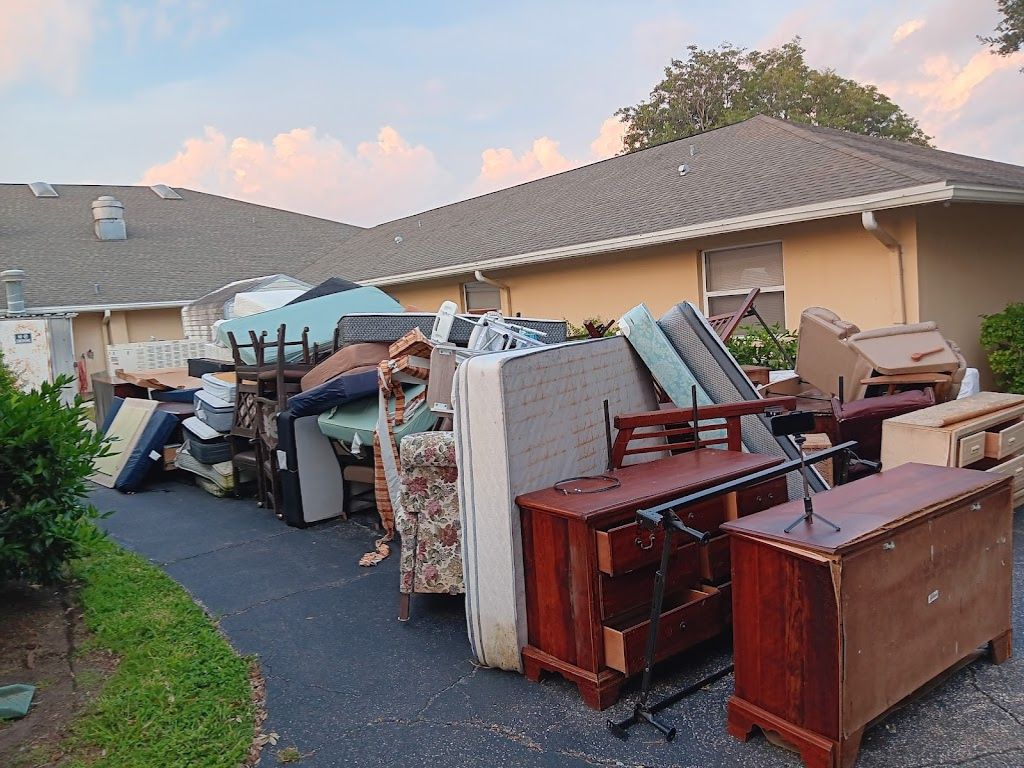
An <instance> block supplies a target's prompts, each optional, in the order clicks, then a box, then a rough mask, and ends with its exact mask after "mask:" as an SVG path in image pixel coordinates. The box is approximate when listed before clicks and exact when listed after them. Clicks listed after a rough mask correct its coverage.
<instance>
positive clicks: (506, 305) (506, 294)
mask: <svg viewBox="0 0 1024 768" xmlns="http://www.w3.org/2000/svg"><path fill="white" fill-rule="evenodd" d="M473 277H474V278H475V279H476V281H477V282H478V283H487V285H493V286H494V287H495V288H497V289H498V291H499V292H500V293H501V298H502V302H501V303H502V305H503V306H502V309H501V311H502V312H503V313H504V314H505V315H511V314H512V289H511V288H509V287H508V285H507V284H505V283H499V282H498V281H497V280H492V279H491V278H489V277H487V275H485V274H484V273H483V272H481V271H480V270H479V269H478V270H476V271H474V272H473Z"/></svg>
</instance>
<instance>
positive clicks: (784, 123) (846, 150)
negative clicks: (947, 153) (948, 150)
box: [751, 114, 938, 184]
mask: <svg viewBox="0 0 1024 768" xmlns="http://www.w3.org/2000/svg"><path fill="white" fill-rule="evenodd" d="M756 118H762V120H763V121H767V122H769V123H770V124H772V125H775V126H776V127H779V128H782V129H783V130H786V131H789V132H790V133H792V134H794V135H796V136H800V137H801V138H803V139H806V140H808V141H811V142H814V143H815V144H818V145H820V146H823V147H828V148H829V149H833V150H835V151H837V152H842V153H843V154H845V155H849V156H850V157H856V158H859V159H861V160H863V161H865V162H868V163H871V164H872V165H876V166H878V167H879V168H883V169H885V170H887V171H893V172H894V173H898V174H900V175H902V176H906V177H907V178H908V179H910V180H911V181H916V182H919V183H922V184H926V183H929V182H933V181H934V178H932V176H931V175H930V174H927V173H924V172H922V171H919V170H918V169H917V168H914V167H913V166H912V165H907V164H906V163H900V162H897V161H895V160H889V159H888V158H884V157H878V156H877V155H872V154H870V153H868V152H864V151H862V150H859V149H855V148H853V147H850V146H847V145H845V144H842V143H840V142H838V141H833V140H832V139H829V138H826V137H824V136H822V135H821V134H819V133H815V132H814V131H810V130H807V127H805V126H803V125H801V124H800V123H795V122H791V121H789V120H782V119H781V118H778V117H772V116H771V115H762V114H758V115H755V116H754V117H753V118H751V119H752V120H753V119H756ZM814 127H817V126H814ZM849 133H853V132H852V131H849ZM857 135H860V136H866V134H857ZM871 138H880V137H878V136H875V137H871ZM929 149H935V148H934V147H929ZM936 151H938V150H936Z"/></svg>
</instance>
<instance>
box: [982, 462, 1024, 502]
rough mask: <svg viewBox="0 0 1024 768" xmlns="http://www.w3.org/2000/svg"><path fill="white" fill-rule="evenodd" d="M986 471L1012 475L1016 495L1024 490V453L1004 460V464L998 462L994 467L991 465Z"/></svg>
mask: <svg viewBox="0 0 1024 768" xmlns="http://www.w3.org/2000/svg"><path fill="white" fill-rule="evenodd" d="M985 471H986V472H995V473H997V474H1000V475H1009V476H1010V477H1012V478H1013V492H1014V494H1015V495H1016V494H1018V493H1020V491H1021V490H1024V454H1021V455H1020V456H1018V457H1016V458H1014V459H1010V460H1009V461H1004V462H1003V463H1002V464H996V465H995V466H994V467H989V468H988V469H986V470H985Z"/></svg>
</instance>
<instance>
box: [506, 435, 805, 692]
mask: <svg viewBox="0 0 1024 768" xmlns="http://www.w3.org/2000/svg"><path fill="white" fill-rule="evenodd" d="M777 463H779V459H777V458H774V457H770V456H762V455H757V454H749V453H741V452H739V451H724V450H711V449H707V448H702V449H699V450H696V451H693V452H690V453H682V454H679V455H676V456H670V457H667V458H663V459H658V460H656V461H652V462H647V463H644V464H636V465H632V466H628V467H624V468H622V469H618V470H613V471H612V472H611V473H610V474H612V475H613V476H615V477H616V478H617V479H618V480H619V481H620V483H621V485H620V486H619V487H618V488H614V489H610V490H607V491H604V492H598V493H585V494H569V495H566V494H564V493H562V492H561V491H559V490H556V489H554V488H547V489H544V490H541V491H536V492H534V493H528V494H525V495H523V496H520V497H518V498H517V499H516V504H518V505H519V508H520V510H521V514H522V542H523V560H524V568H525V581H526V607H527V620H528V624H529V627H528V637H529V645H527V646H526V647H525V648H524V649H523V664H524V667H525V673H526V677H527V678H529V679H530V680H539V679H540V675H541V672H542V671H549V672H557V673H559V674H561V675H562V676H564V677H566V678H567V679H569V680H572V681H573V682H575V683H576V684H577V686H578V687H579V690H580V693H581V694H582V696H583V700H584V701H585V702H586V703H587V705H589V706H591V707H593V708H594V709H604V708H605V707H608V706H609V705H611V704H613V703H614V702H615V701H616V700H617V699H618V696H619V689H620V688H621V686H622V683H623V682H624V681H625V679H626V678H627V677H628V676H630V675H633V674H635V673H637V672H639V671H641V669H642V668H643V653H644V645H645V642H646V639H647V627H648V618H649V617H648V614H649V611H650V600H651V591H652V589H653V586H654V574H655V571H656V570H657V563H658V558H659V555H660V551H661V543H662V538H661V537H662V533H661V532H660V531H659V532H658V533H656V534H655V533H654V532H651V531H647V530H641V529H639V528H638V526H637V525H636V522H635V519H636V511H637V510H638V509H641V508H644V507H649V506H653V505H654V504H657V503H660V502H662V501H668V500H671V499H673V498H677V497H679V496H682V495H684V494H686V493H690V492H693V491H697V490H701V489H703V488H708V487H710V486H712V485H717V484H719V483H721V482H724V481H726V480H731V479H733V478H736V477H741V476H744V475H747V474H749V473H751V472H755V471H758V470H761V469H765V468H767V467H770V466H773V465H775V464H777ZM786 498H787V496H786V481H785V478H778V479H776V480H772V481H769V482H766V483H763V484H762V485H760V486H755V487H753V488H748V489H745V490H743V491H739V492H737V493H735V494H731V495H729V496H725V497H722V498H718V499H714V500H712V501H709V502H706V503H702V504H698V505H694V506H693V507H691V508H688V509H681V510H678V514H679V516H680V518H681V519H682V520H683V521H684V522H685V523H686V524H687V525H690V526H691V527H693V528H696V529H698V530H702V531H709V532H717V531H718V527H719V525H720V524H721V523H722V522H724V521H725V520H726V519H729V518H734V517H737V516H738V515H740V514H746V513H751V512H756V511H758V510H761V509H765V508H767V507H769V506H771V505H773V504H778V503H780V502H781V501H784V500H786ZM675 541H676V542H678V548H677V549H676V550H675V552H674V553H673V559H672V565H671V568H670V571H669V579H668V589H667V592H666V609H665V612H664V614H663V615H662V621H661V630H660V632H659V640H658V649H659V654H658V657H659V659H664V658H667V657H668V656H671V655H673V654H675V653H678V652H679V651H682V650H684V649H686V648H689V647H690V646H692V645H695V644H696V643H699V642H701V641H703V640H707V639H709V638H711V637H714V636H715V635H717V634H719V633H720V632H721V631H722V629H723V628H724V627H725V625H726V623H727V622H728V620H729V611H730V607H731V601H730V599H729V586H728V583H727V582H728V574H729V560H728V548H727V545H728V542H727V537H725V536H724V534H723V535H720V536H718V537H716V538H715V539H713V540H712V543H711V544H710V545H707V546H700V545H698V544H697V543H696V542H694V541H693V540H691V539H688V538H687V537H685V536H677V537H676V539H675ZM701 550H704V551H703V553H702V552H701ZM702 554H703V557H702ZM702 567H703V569H704V571H703V573H704V578H703V579H702ZM710 582H716V583H718V584H719V586H718V587H716V586H714V585H712V584H710ZM722 582H725V583H724V584H723V583H722Z"/></svg>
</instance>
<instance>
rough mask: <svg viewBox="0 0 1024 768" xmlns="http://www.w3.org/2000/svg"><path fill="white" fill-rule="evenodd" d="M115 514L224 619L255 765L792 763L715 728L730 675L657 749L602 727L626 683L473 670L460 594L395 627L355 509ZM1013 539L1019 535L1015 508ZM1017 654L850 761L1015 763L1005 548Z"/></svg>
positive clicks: (119, 501)
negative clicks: (246, 682)
mask: <svg viewBox="0 0 1024 768" xmlns="http://www.w3.org/2000/svg"><path fill="white" fill-rule="evenodd" d="M92 499H93V501H94V503H96V504H97V506H99V508H100V509H103V510H110V509H112V510H115V514H114V515H112V516H111V517H110V518H108V519H107V520H106V521H104V526H105V527H106V528H107V530H108V531H109V532H110V534H111V536H112V537H113V538H114V539H115V540H116V541H118V542H119V543H120V544H122V545H123V546H125V547H128V548H129V549H132V550H134V551H136V552H138V553H140V554H141V555H143V556H144V557H147V558H148V559H150V560H152V561H153V562H155V563H157V564H159V565H160V566H162V567H163V568H164V569H165V570H166V571H167V573H169V574H170V575H171V576H172V577H173V578H174V579H176V580H177V581H178V582H180V583H181V584H182V585H183V586H184V587H185V588H186V589H187V590H189V592H191V594H192V595H193V596H194V597H195V599H196V600H197V601H199V602H200V603H202V604H203V605H204V606H205V607H206V608H207V610H209V612H210V613H211V614H212V615H213V616H215V617H218V618H219V619H220V625H221V627H222V629H223V630H224V632H225V633H226V634H227V636H228V637H229V638H230V640H231V642H232V643H233V644H234V646H235V647H236V648H237V649H238V651H239V652H240V653H243V654H255V655H257V656H258V657H259V661H260V664H261V666H262V668H263V673H264V675H265V677H266V682H267V709H268V713H269V716H268V718H267V722H266V724H265V730H266V731H267V732H271V731H274V732H276V733H277V734H278V736H279V739H278V744H277V746H276V747H270V746H268V747H266V748H265V749H264V752H263V760H262V763H261V764H262V765H264V766H274V765H276V764H277V759H276V751H277V750H278V749H281V748H284V747H290V746H294V747H296V748H297V749H298V751H299V752H300V753H301V754H303V755H304V757H303V758H302V760H301V762H300V763H298V765H300V766H345V765H352V766H361V767H362V766H366V767H369V766H389V765H405V766H410V768H411V767H412V766H417V767H418V766H431V765H432V766H445V768H448V767H451V768H456V767H458V766H481V767H482V766H505V765H508V766H513V765H514V766H552V767H554V766H559V767H562V766H564V767H565V768H575V767H577V766H580V767H582V766H648V765H650V766H676V765H678V766H692V767H693V768H698V767H699V768H712V767H715V766H722V767H723V768H724V767H726V766H744V767H745V768H746V767H749V768H760V767H762V766H763V767H764V768H768V767H774V766H787V767H788V766H798V765H800V762H799V760H798V759H797V757H796V756H795V755H793V754H791V753H789V752H786V751H784V750H782V749H779V748H778V747H775V746H772V745H770V744H768V743H767V742H766V741H765V740H764V739H763V738H762V737H760V736H755V737H754V738H752V739H751V741H749V742H748V743H746V744H741V743H739V742H738V741H736V740H734V739H732V738H731V737H729V736H728V735H727V734H726V732H725V702H726V700H727V698H728V696H729V694H730V692H731V690H732V678H731V677H726V678H725V679H723V680H721V681H719V682H717V683H715V684H714V685H713V686H711V687H710V688H709V689H707V690H706V691H705V692H702V693H699V694H697V695H696V696H694V697H692V698H690V699H688V700H686V701H684V702H682V703H680V704H677V705H676V706H675V707H674V708H672V709H670V710H668V711H667V712H666V713H665V715H666V719H668V720H669V721H671V722H672V723H673V724H674V725H676V727H677V728H678V736H677V737H676V740H675V742H673V743H671V744H667V743H665V742H664V741H663V740H662V739H661V738H659V737H658V736H657V734H656V733H655V732H654V731H653V730H652V729H647V730H643V729H641V728H637V729H635V730H634V731H633V735H632V736H631V737H630V739H629V741H628V742H622V741H619V740H618V739H616V738H614V737H613V736H612V735H611V734H610V733H608V732H607V731H606V730H605V728H604V721H605V719H606V718H607V717H609V716H611V717H621V716H623V715H624V714H626V713H627V712H628V709H629V707H630V706H631V704H632V701H633V698H634V695H635V688H629V689H627V690H626V692H625V694H624V697H623V699H622V700H621V701H620V702H619V703H618V704H616V705H615V706H613V707H612V708H611V709H609V710H607V711H606V712H604V713H598V712H594V711H591V710H589V709H587V708H586V707H585V706H584V705H583V704H582V702H581V701H580V698H579V696H578V695H577V693H576V688H575V686H572V685H570V684H568V683H566V682H564V681H562V680H561V679H558V678H548V679H545V680H544V681H543V682H542V683H541V684H536V683H530V682H528V681H527V680H526V679H525V678H523V677H521V676H519V675H516V674H511V673H508V672H498V671H494V670H488V669H479V668H476V667H475V666H474V665H473V662H472V657H471V654H470V651H469V645H468V642H467V640H466V631H465V616H464V612H463V607H462V601H461V599H460V598H449V597H444V596H417V597H416V598H414V600H413V615H412V620H411V621H410V622H409V623H408V624H400V623H399V622H398V621H397V619H396V616H397V612H398V575H397V566H398V557H397V552H396V553H395V554H393V555H392V556H391V557H390V558H389V559H387V560H385V561H384V562H383V563H381V564H380V565H379V566H377V567H376V568H360V567H359V566H358V565H357V564H356V563H357V561H358V559H359V556H360V555H361V554H362V553H363V552H365V551H367V549H369V548H370V546H371V544H372V542H373V539H374V534H373V532H372V531H371V530H370V529H369V528H367V527H366V526H365V525H364V523H366V522H368V521H369V520H368V518H359V517H357V518H356V519H355V520H353V521H349V522H329V523H326V524H322V525H318V526H315V527H313V528H309V529H306V530H298V529H295V528H288V527H286V526H285V525H284V524H283V523H281V522H280V521H279V520H277V519H276V518H275V517H274V516H273V515H272V514H270V513H269V512H266V511H264V510H262V509H259V508H258V507H256V505H255V504H254V503H253V502H252V501H249V500H245V501H238V500H232V499H216V498H214V497H212V496H209V495H207V494H206V493H204V492H202V491H201V490H199V489H198V488H194V487H191V486H187V485H183V484H180V483H176V482H165V483H162V484H156V485H153V486H151V487H150V490H147V491H146V492H145V493H139V494H136V495H131V496H126V495H122V494H120V493H117V492H115V491H109V490H106V489H97V490H96V491H95V492H94V493H93V495H92ZM1014 528H1015V536H1016V537H1017V540H1018V541H1024V512H1022V511H1020V510H1019V511H1018V513H1017V517H1016V521H1015V526H1014ZM1015 572H1016V580H1015V584H1016V585H1017V590H1016V591H1017V594H1016V595H1015V596H1014V624H1015V628H1016V640H1015V643H1014V649H1015V656H1014V657H1013V658H1012V659H1011V660H1010V661H1008V662H1007V663H1006V664H1004V665H1003V666H1001V667H994V666H992V665H991V664H990V663H989V662H988V661H987V660H984V659H982V660H979V661H978V662H976V663H974V664H972V665H971V666H970V667H968V668H967V669H964V670H961V671H960V672H958V673H957V674H956V675H954V676H953V677H952V679H950V680H948V681H946V682H945V683H944V684H943V685H941V686H940V687H939V688H938V689H937V690H934V691H932V692H931V693H929V694H927V695H925V696H924V697H923V698H921V699H919V700H918V701H915V702H914V703H912V704H911V705H910V706H908V707H906V708H904V709H903V710H901V711H899V712H897V713H895V714H894V715H892V716H891V717H890V718H888V719H887V720H886V721H885V722H884V723H883V724H882V725H879V726H877V727H875V728H874V729H872V730H870V731H868V732H867V734H865V737H864V742H863V746H862V749H861V753H860V759H859V760H858V762H857V766H858V768H873V767H875V766H892V767H893V768H896V767H897V766H898V767H899V768H911V767H913V768H925V766H951V765H957V766H961V765H963V766H977V767H978V768H1015V767H1017V766H1020V765H1022V764H1024V648H1022V641H1024V612H1022V606H1021V595H1020V592H1021V589H1020V585H1021V584H1022V583H1024V546H1021V545H1018V547H1017V549H1016V552H1015ZM728 660H729V659H728V654H727V652H726V651H724V650H722V649H721V648H712V649H704V650H698V651H696V652H695V653H693V654H690V655H685V657H684V658H683V659H681V660H680V661H679V662H677V663H675V664H674V665H673V667H672V668H671V669H669V670H665V671H662V672H661V673H660V674H659V675H658V678H659V682H660V690H661V691H662V692H663V693H665V692H668V691H669V690H671V689H673V688H675V687H678V686H681V685H685V684H687V683H688V682H691V681H693V680H697V679H699V678H701V677H703V676H704V675H706V674H708V673H709V672H711V671H714V670H715V669H717V668H719V667H720V666H723V665H724V664H726V663H728Z"/></svg>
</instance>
